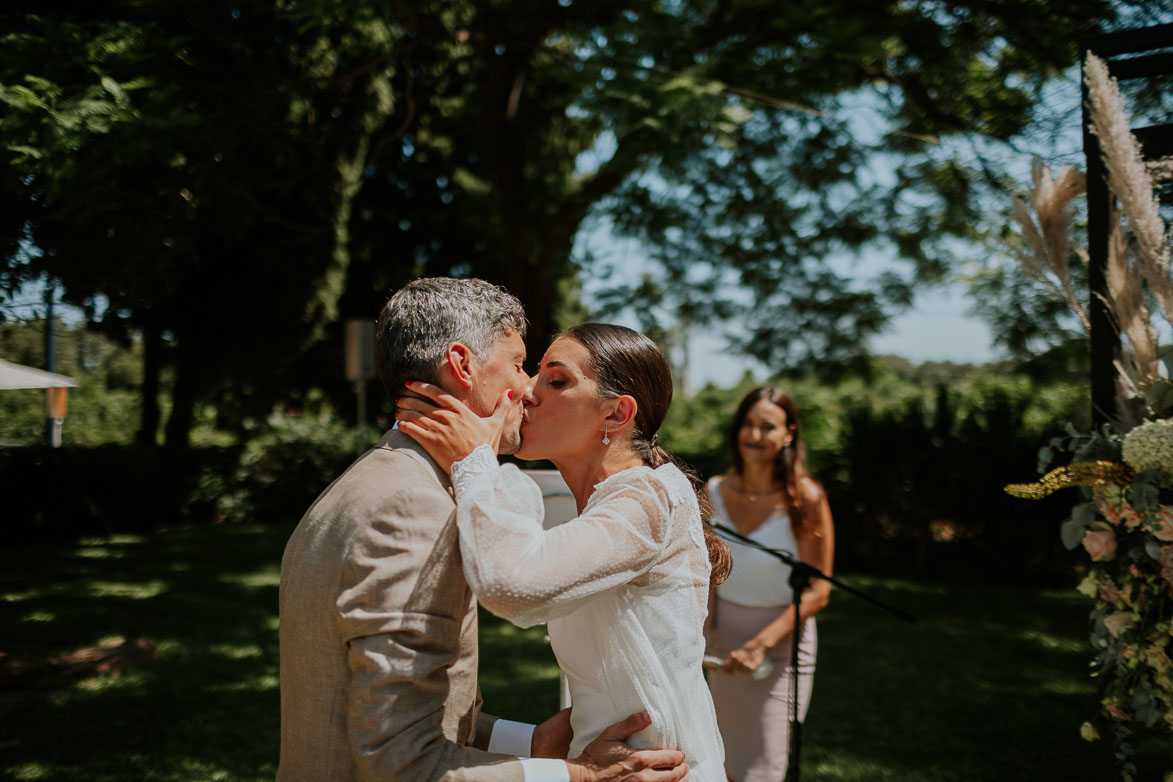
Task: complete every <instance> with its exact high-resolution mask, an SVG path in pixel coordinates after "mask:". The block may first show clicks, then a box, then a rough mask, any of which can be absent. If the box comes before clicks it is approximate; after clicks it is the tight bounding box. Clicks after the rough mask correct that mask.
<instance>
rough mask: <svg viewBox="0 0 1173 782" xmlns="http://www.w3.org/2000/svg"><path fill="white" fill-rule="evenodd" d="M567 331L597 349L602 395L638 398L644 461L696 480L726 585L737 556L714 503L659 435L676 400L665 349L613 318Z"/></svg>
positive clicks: (634, 438) (713, 561) (717, 575)
mask: <svg viewBox="0 0 1173 782" xmlns="http://www.w3.org/2000/svg"><path fill="white" fill-rule="evenodd" d="M564 336H568V337H572V338H573V339H575V340H577V341H578V342H579V343H580V344H582V345H583V347H585V348H586V349H587V351H588V352H589V353H590V354H591V364H592V368H593V369H594V370H595V374H596V375H597V376H598V378H599V393H600V394H601V395H603V396H607V397H618V396H624V395H630V396H632V397H634V398H635V400H636V418H635V428H634V430H633V432H632V435H631V445H632V447H633V448H634V449H635V452H636V453H637V454H638V455H639V457H640V458H641V459H642V460H643V462H644V464H646V465H647V466H649V467H651V468H653V469H655V468H656V467H661V466H663V465H665V464H674V465H676V467H677V468H678V469H679V470H680V471H681V472H682V473H684V474H685V476H687V477H688V479H689V481H690V482H691V483H692V487H693V490H694V491H695V492H696V494H697V501H698V502H699V503H700V510H701V519H702V523H703V526H704V530H705V546H706V547H707V548H708V552H709V564H710V565H711V566H712V568H711V573H710V576H709V583H710V584H711V585H713V586H716V585H717V584H720V583H721V582H722V581H724V580H725V579H726V578H728V576H729V571H730V569H732V567H733V555H732V554H731V553H730V551H729V546H728V545H726V543H725V541H723V540H721V539H720V538H718V537H717V535H716V533H715V532H713V529H712V527H711V526H710V525H709V518H710V517H711V516H712V508H711V506H710V504H709V499H708V495H707V494H706V493H705V491H704V484H703V483H702V482H701V480H700V478H698V477H697V474H696V472H695V471H693V470H692V469H691V468H690V467H688V466H686V465H684V464H681V463H680V462H678V461H676V459H675V458H673V457H672V455H671V454H670V453H668V452H667V451H665V450H664V449H663V448H662V447H660V438H659V436H658V435H657V434H656V432H657V431H659V429H660V424H662V423H663V422H664V416H665V415H667V414H668V406H669V405H670V404H671V402H672V371H671V369H670V368H669V366H668V362H667V360H666V359H665V358H664V354H663V353H661V352H660V349H659V348H658V347H656V343H655V342H652V340H650V339H648V338H647V337H646V336H644V335H643V334H640V333H639V332H638V331H633V330H631V329H629V328H625V327H623V326H614V325H611V324H607V323H580V324H579V325H577V326H572V327H571V328H569V329H567V330H566V332H565V333H564Z"/></svg>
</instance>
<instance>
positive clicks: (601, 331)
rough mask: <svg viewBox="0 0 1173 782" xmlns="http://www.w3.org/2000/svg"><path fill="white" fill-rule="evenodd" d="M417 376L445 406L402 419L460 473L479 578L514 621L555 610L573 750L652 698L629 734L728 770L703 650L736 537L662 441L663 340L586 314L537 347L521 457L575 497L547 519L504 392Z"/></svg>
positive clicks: (717, 775)
mask: <svg viewBox="0 0 1173 782" xmlns="http://www.w3.org/2000/svg"><path fill="white" fill-rule="evenodd" d="M411 389H412V391H416V392H418V393H419V394H420V395H421V396H423V397H426V398H428V399H431V400H432V401H433V402H434V403H435V404H436V405H438V407H432V406H431V405H428V404H426V403H425V402H424V401H423V400H418V399H412V398H405V399H402V400H399V407H400V409H399V412H398V413H397V418H398V419H399V426H400V428H401V429H402V430H403V431H404V432H405V433H406V434H408V435H410V436H411V437H413V438H414V439H416V440H417V441H418V442H419V443H420V444H421V445H423V446H424V447H425V448H427V449H428V451H429V452H430V453H431V454H432V456H433V457H435V458H436V461H437V462H438V463H439V464H440V465H441V466H442V467H444V468H446V469H449V471H450V472H451V475H452V481H453V486H454V489H455V493H456V517H457V524H458V527H459V530H460V549H461V554H462V556H463V559H464V570H465V575H466V576H467V578H468V581H469V584H470V585H471V586H472V589H473V591H474V592H476V594H477V596H478V597H479V599H480V601H481V604H482V605H484V606H485V608H487V609H488V610H489V611H492V612H493V613H494V614H497V615H498V616H501V617H504V618H505V619H508V620H509V621H511V622H513V623H514V624H517V625H519V626H521V627H529V626H532V625H535V624H539V623H541V622H547V623H548V624H549V633H550V641H551V644H552V646H553V649H554V653H555V655H556V656H557V658H558V662H559V665H561V667H562V670H563V671H564V672H565V674H566V678H567V680H568V683H569V686H570V693H571V700H572V704H573V710H572V712H571V725H572V727H573V729H574V739H573V742H572V744H571V747H570V756H571V757H574V756H575V755H577V754H579V753H580V752H581V751H582V749H583V748H584V747H585V746H586V745H587V744H589V743H590V742H591V741H593V740H594V739H595V738H596V737H597V736H598V735H599V734H600V733H601V732H602V731H603V730H604V729H605V728H607V727H608V726H610V725H612V724H613V723H616V722H618V721H619V720H621V719H623V718H624V717H626V716H627V715H629V714H632V713H633V712H638V711H640V710H641V709H643V710H646V711H647V713H648V714H649V716H650V717H651V725H650V727H648V728H646V729H645V730H643V731H641V732H639V733H637V734H635V735H634V736H632V737H631V738H630V739H629V740H628V743H629V744H631V745H632V746H633V747H639V748H651V749H679V750H681V751H683V752H684V753H685V756H686V760H687V763H688V765H689V779H691V780H694V781H695V782H724V780H725V771H724V750H723V747H722V743H721V737H720V734H719V733H718V732H717V723H716V716H715V713H714V710H713V702H712V699H711V697H710V695H709V690H708V687H707V686H706V684H705V681H704V678H703V676H702V672H701V658H702V656H703V655H704V639H703V635H702V632H703V626H704V620H705V616H706V614H707V611H708V608H707V605H708V591H709V583H710V580H713V581H714V582H719V581H720V580H721V579H723V578H724V577H725V576H726V575H728V571H729V557H728V548H727V547H726V546H725V545H724V544H723V543H722V542H720V541H719V540H717V538H716V537H715V536H714V535H713V534H712V533H711V531H709V530H708V529H707V528H706V527H705V525H704V524H703V523H702V521H701V514H700V509H699V505H698V499H697V494H696V491H695V489H694V486H693V484H692V483H691V482H690V479H689V478H688V477H687V476H686V475H685V474H684V473H683V472H681V470H680V469H679V468H678V467H677V466H676V465H675V463H673V462H672V460H671V458H670V457H669V456H668V454H667V453H666V452H665V451H664V450H663V449H661V448H660V447H659V445H658V441H657V438H656V431H657V430H658V429H659V427H660V424H661V422H662V421H663V420H664V416H665V414H666V413H667V412H668V406H669V404H670V402H671V399H672V378H671V373H670V371H669V368H668V364H667V362H666V361H665V360H664V357H663V355H662V354H661V353H660V351H659V349H658V348H657V347H656V345H655V343H653V342H652V341H651V340H650V339H648V338H647V337H645V336H643V335H642V334H639V333H638V332H635V331H632V330H631V329H626V328H623V327H622V326H612V325H607V324H598V323H586V324H581V325H579V326H575V327H574V328H572V329H570V330H569V331H567V332H566V333H564V334H563V335H562V336H560V337H559V338H558V339H556V340H555V341H554V343H553V344H552V345H550V348H549V349H548V350H547V351H546V354H545V355H544V356H543V357H542V362H541V365H540V368H539V372H538V374H537V376H536V377H535V378H534V379H533V380H532V381H531V383H530V385H529V387H528V388H527V390H526V394H525V399H524V400H523V402H524V404H525V415H524V418H523V423H522V429H521V432H522V445H521V450H520V451H519V452H518V456H519V457H521V458H523V459H549V460H550V461H552V462H553V463H554V465H555V466H556V467H557V468H558V469H559V471H560V472H561V473H562V476H563V478H565V480H566V482H567V484H568V485H569V487H570V489H571V491H572V492H573V494H574V497H575V500H576V502H577V504H578V512H579V516H578V517H577V518H576V519H573V520H572V521H570V522H567V523H566V524H563V525H560V526H557V527H554V528H552V529H550V530H545V529H543V527H542V518H543V503H542V495H541V491H540V490H539V488H538V486H537V484H535V483H534V482H533V481H532V480H531V479H530V478H529V477H527V476H526V475H524V474H523V473H522V472H521V471H520V470H518V469H517V468H516V467H515V466H513V465H509V464H506V465H498V463H497V457H496V453H495V448H496V444H497V441H498V439H499V437H500V432H501V427H502V425H503V422H504V418H505V410H506V409H507V407H508V402H504V400H503V404H502V405H500V406H499V408H498V411H497V413H496V414H495V415H494V416H493V417H491V418H486V419H481V418H479V417H477V416H476V415H475V414H473V413H472V412H471V411H469V410H468V408H466V407H464V405H462V404H461V403H460V402H459V401H458V400H456V399H455V398H453V397H451V396H448V395H446V394H444V392H443V391H442V390H441V389H439V388H438V387H436V386H430V385H428V384H423V383H412V384H411ZM714 565H716V566H715V567H714Z"/></svg>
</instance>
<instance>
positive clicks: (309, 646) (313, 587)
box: [277, 430, 524, 782]
mask: <svg viewBox="0 0 1173 782" xmlns="http://www.w3.org/2000/svg"><path fill="white" fill-rule="evenodd" d="M454 508H455V504H454V502H453V500H452V494H451V484H450V482H449V480H448V476H447V475H445V474H444V472H443V471H442V470H441V469H440V468H439V467H438V466H437V464H436V463H435V462H434V461H433V460H432V459H431V458H430V457H429V456H428V454H427V452H426V451H424V450H423V449H422V448H421V447H420V446H419V445H418V444H416V443H415V441H413V440H412V439H411V438H409V437H407V436H406V435H403V434H401V433H400V432H398V431H395V430H392V431H390V432H388V433H387V434H386V435H385V436H384V437H383V439H382V440H381V441H380V442H379V444H378V445H377V446H376V447H374V448H373V449H371V450H370V451H368V452H367V453H365V454H363V455H362V456H361V457H359V459H358V460H357V461H356V462H355V463H354V464H352V465H351V466H350V468H349V469H347V471H346V472H345V473H343V474H342V476H341V477H339V478H338V479H337V480H336V481H334V483H332V484H331V485H330V486H329V487H328V488H327V489H326V491H325V492H323V493H322V495H321V496H320V497H319V498H318V499H317V501H316V502H315V503H314V504H313V506H312V507H311V508H310V509H309V511H308V512H307V513H306V515H305V517H304V518H303V519H302V520H301V523H300V524H298V526H297V529H296V530H294V532H293V535H292V537H291V538H290V539H289V543H288V545H287V546H286V548H285V556H284V558H283V559H282V561H281V597H280V601H281V630H280V636H281V760H280V766H279V767H278V770H277V780H278V782H303V781H304V782H311V781H313V782H349V781H350V780H364V781H365V780H372V781H373V780H379V781H380V782H435V781H436V780H442V781H443V782H522V780H523V779H524V775H523V772H522V767H521V763H520V761H518V760H517V758H514V757H511V756H506V755H496V754H490V753H488V752H485V751H482V750H480V749H476V748H475V747H484V746H487V744H488V735H489V733H490V732H491V731H492V723H493V718H491V717H487V716H485V715H481V714H480V690H479V688H478V687H477V611H476V598H475V597H474V596H473V594H472V592H471V590H470V589H469V587H468V584H467V583H466V582H465V579H464V572H463V570H462V567H461V561H460V549H459V547H458V545H457V538H456V520H455V517H454V514H453V509H454Z"/></svg>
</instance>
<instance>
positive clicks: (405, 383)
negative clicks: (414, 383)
mask: <svg viewBox="0 0 1173 782" xmlns="http://www.w3.org/2000/svg"><path fill="white" fill-rule="evenodd" d="M403 385H405V386H407V387H408V388H411V381H410V380H404V381H403Z"/></svg>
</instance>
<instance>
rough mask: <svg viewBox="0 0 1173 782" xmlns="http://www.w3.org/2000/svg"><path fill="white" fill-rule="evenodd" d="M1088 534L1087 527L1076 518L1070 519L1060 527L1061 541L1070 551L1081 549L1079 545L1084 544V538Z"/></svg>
mask: <svg viewBox="0 0 1173 782" xmlns="http://www.w3.org/2000/svg"><path fill="white" fill-rule="evenodd" d="M1086 532H1087V526H1086V525H1084V524H1080V523H1079V522H1078V521H1076V520H1075V519H1074V518H1071V519H1068V520H1067V521H1065V522H1063V523H1062V524H1060V525H1059V539H1060V540H1061V541H1063V545H1064V547H1065V548H1066V549H1067V550H1068V551H1072V550H1074V549H1076V548H1079V544H1080V543H1081V542H1083V536H1084V534H1085V533H1086Z"/></svg>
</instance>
